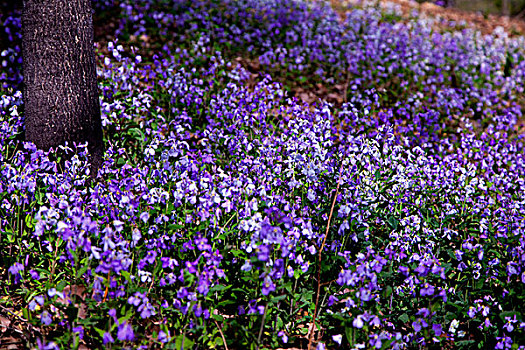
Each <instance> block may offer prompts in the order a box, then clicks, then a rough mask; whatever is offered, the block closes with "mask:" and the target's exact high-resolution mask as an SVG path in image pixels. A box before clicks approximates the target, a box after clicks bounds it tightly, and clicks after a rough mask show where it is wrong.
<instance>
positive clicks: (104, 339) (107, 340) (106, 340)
mask: <svg viewBox="0 0 525 350" xmlns="http://www.w3.org/2000/svg"><path fill="white" fill-rule="evenodd" d="M114 341H115V340H114V339H113V337H112V336H111V334H110V333H109V332H105V333H104V336H103V337H102V342H103V344H104V345H107V344H109V343H113V342H114Z"/></svg>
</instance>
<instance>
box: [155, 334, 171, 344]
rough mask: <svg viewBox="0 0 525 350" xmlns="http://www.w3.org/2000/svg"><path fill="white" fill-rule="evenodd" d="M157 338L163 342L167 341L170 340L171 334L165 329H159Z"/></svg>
mask: <svg viewBox="0 0 525 350" xmlns="http://www.w3.org/2000/svg"><path fill="white" fill-rule="evenodd" d="M157 339H158V340H159V342H161V343H167V342H169V341H170V336H169V334H166V333H165V332H164V331H159V335H158V337H157Z"/></svg>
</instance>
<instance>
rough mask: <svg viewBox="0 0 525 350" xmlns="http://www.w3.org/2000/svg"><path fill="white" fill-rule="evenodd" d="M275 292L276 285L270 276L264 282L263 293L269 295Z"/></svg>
mask: <svg viewBox="0 0 525 350" xmlns="http://www.w3.org/2000/svg"><path fill="white" fill-rule="evenodd" d="M274 290H275V284H274V283H273V281H272V279H271V278H270V276H266V277H265V278H264V281H263V286H262V293H263V295H268V294H270V293H271V292H273V291H274Z"/></svg>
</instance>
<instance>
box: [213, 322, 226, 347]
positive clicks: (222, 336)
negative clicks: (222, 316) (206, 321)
mask: <svg viewBox="0 0 525 350" xmlns="http://www.w3.org/2000/svg"><path fill="white" fill-rule="evenodd" d="M213 322H215V325H216V326H217V329H218V330H219V333H220V335H221V338H222V342H223V343H224V348H225V349H226V350H228V344H227V343H226V338H224V334H223V333H222V329H221V327H220V326H219V324H218V323H217V320H213Z"/></svg>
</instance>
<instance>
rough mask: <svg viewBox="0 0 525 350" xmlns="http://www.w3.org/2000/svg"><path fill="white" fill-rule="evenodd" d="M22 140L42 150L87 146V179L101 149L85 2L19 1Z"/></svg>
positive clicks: (88, 1)
mask: <svg viewBox="0 0 525 350" xmlns="http://www.w3.org/2000/svg"><path fill="white" fill-rule="evenodd" d="M22 58H23V74H24V89H23V99H24V113H25V137H26V140H27V141H31V142H34V143H35V145H36V146H37V147H38V148H40V149H44V150H48V149H49V148H51V147H57V146H59V145H62V144H64V143H65V141H68V142H69V144H70V145H71V143H72V142H76V143H80V142H86V141H87V142H88V150H89V152H90V158H89V159H90V163H91V171H92V174H91V175H92V176H96V171H97V170H98V169H99V168H100V166H101V164H102V156H103V151H104V145H103V140H102V125H101V119H100V102H99V97H98V88H97V74H96V65H95V49H94V39H93V18H92V10H91V0H24V1H23V9H22Z"/></svg>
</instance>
